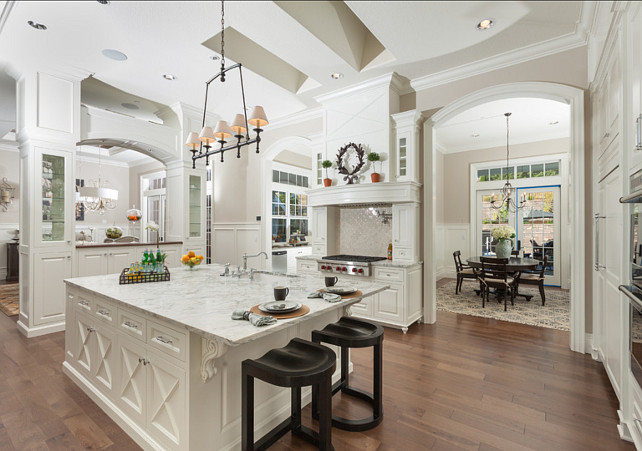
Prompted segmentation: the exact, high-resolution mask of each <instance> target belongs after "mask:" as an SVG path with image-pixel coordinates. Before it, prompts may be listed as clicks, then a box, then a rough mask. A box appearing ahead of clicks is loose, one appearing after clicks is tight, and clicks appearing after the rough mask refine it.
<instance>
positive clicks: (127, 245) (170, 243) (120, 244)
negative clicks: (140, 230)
mask: <svg viewBox="0 0 642 451" xmlns="http://www.w3.org/2000/svg"><path fill="white" fill-rule="evenodd" d="M173 244H183V242H182V241H163V242H160V243H158V245H159V246H163V245H173ZM136 246H149V247H156V243H95V244H76V249H94V248H97V247H136Z"/></svg>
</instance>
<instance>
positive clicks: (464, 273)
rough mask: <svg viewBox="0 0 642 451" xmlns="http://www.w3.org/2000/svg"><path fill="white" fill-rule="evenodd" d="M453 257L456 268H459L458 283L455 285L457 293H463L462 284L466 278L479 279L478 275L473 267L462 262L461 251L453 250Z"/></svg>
mask: <svg viewBox="0 0 642 451" xmlns="http://www.w3.org/2000/svg"><path fill="white" fill-rule="evenodd" d="M453 259H454V260H455V269H456V270H457V284H456V285H455V294H458V293H461V284H462V283H463V282H464V279H475V280H476V279H477V275H476V274H475V271H473V268H471V267H470V266H468V265H464V264H463V263H462V262H461V251H455V252H453Z"/></svg>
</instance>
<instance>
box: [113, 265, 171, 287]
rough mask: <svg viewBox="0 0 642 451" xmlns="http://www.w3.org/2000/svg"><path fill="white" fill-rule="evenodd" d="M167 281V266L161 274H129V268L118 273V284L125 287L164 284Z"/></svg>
mask: <svg viewBox="0 0 642 451" xmlns="http://www.w3.org/2000/svg"><path fill="white" fill-rule="evenodd" d="M168 280H169V270H168V269H167V266H165V267H164V271H163V272H134V273H131V274H129V268H125V269H123V270H122V272H121V273H120V278H119V280H118V283H119V284H120V285H127V284H130V283H146V282H166V281H168Z"/></svg>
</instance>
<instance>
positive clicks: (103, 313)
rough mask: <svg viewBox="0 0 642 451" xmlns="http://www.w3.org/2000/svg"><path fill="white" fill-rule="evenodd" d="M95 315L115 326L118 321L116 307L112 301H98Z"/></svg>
mask: <svg viewBox="0 0 642 451" xmlns="http://www.w3.org/2000/svg"><path fill="white" fill-rule="evenodd" d="M94 315H95V316H96V317H98V318H99V319H101V320H102V321H104V322H105V323H107V324H111V325H112V326H113V325H114V323H115V322H116V307H115V306H114V305H113V304H112V303H111V302H106V301H96V302H95V311H94Z"/></svg>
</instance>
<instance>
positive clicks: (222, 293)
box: [63, 265, 387, 450]
mask: <svg viewBox="0 0 642 451" xmlns="http://www.w3.org/2000/svg"><path fill="white" fill-rule="evenodd" d="M170 272H171V280H170V281H168V282H154V283H139V284H131V285H119V284H118V275H115V274H113V275H107V276H95V277H82V278H75V279H68V280H66V281H65V282H66V284H67V299H66V302H67V305H66V324H67V327H66V332H65V341H66V344H65V349H66V353H65V362H64V363H63V370H64V372H65V374H67V375H68V376H69V377H70V378H71V379H72V380H73V381H74V382H75V383H76V384H77V385H78V386H79V387H81V388H82V389H83V390H84V391H85V393H87V395H89V396H90V397H91V399H93V400H94V401H95V402H96V403H97V404H98V405H99V406H100V407H101V408H102V409H103V410H104V411H105V412H106V413H107V414H108V415H109V416H110V417H111V418H112V419H114V421H116V423H118V425H119V426H121V427H122V428H123V429H124V430H125V431H126V432H127V433H128V434H129V435H130V436H131V437H132V438H133V439H134V440H136V441H137V442H138V443H139V444H140V445H141V446H142V447H144V448H146V449H172V450H178V449H181V450H187V449H191V450H202V449H212V450H227V449H240V441H241V362H242V361H243V360H245V359H247V358H257V357H259V356H261V355H263V354H264V353H265V352H267V351H268V350H270V349H273V348H277V347H282V346H284V345H286V344H287V343H288V341H289V340H290V339H292V338H294V337H301V338H304V339H307V340H309V339H310V332H311V331H312V330H314V329H321V328H322V327H324V326H325V325H327V324H329V323H331V322H334V321H337V320H338V319H339V318H340V317H341V316H342V315H344V314H349V307H350V306H351V305H352V304H354V303H357V302H359V301H360V300H361V298H353V299H345V300H343V301H341V302H338V303H334V304H332V303H328V302H325V301H323V300H322V299H307V295H308V294H309V293H311V292H313V291H316V290H318V289H320V288H322V287H323V285H324V284H323V279H322V278H319V277H312V276H286V275H276V274H269V273H255V274H254V278H253V280H250V278H249V276H248V275H244V276H242V277H241V278H236V277H223V276H221V273H222V272H223V267H222V266H220V265H203V266H201V267H199V268H198V270H196V271H188V270H186V269H184V268H173V269H171V270H170ZM279 285H282V286H287V287H289V288H290V294H289V296H288V298H287V299H288V300H289V301H298V302H301V303H303V304H305V305H307V306H308V307H309V308H310V312H309V313H308V314H306V315H304V316H302V317H299V318H292V319H285V320H278V321H277V323H276V324H273V325H270V326H263V327H255V326H252V325H251V324H250V323H249V322H248V321H234V320H232V319H231V313H232V311H234V310H237V309H249V308H250V307H252V306H254V305H257V304H260V303H263V302H268V301H271V300H273V287H275V286H279ZM354 286H355V287H357V288H358V289H359V290H361V291H362V292H363V296H362V298H363V297H367V296H372V295H375V294H377V293H379V292H381V291H383V290H385V289H386V288H387V286H386V285H384V284H373V283H367V282H363V281H358V282H355V283H354ZM337 357H339V355H338V354H337ZM338 367H339V366H338V365H337V368H338ZM335 377H337V374H335ZM255 390H256V392H255V427H256V433H257V437H258V436H261V435H262V434H263V433H265V432H267V431H268V430H269V429H271V428H272V427H274V426H276V425H277V424H278V423H280V422H281V421H283V420H284V419H285V418H286V417H287V416H289V414H290V394H289V389H284V388H279V387H274V386H271V385H268V384H265V383H263V382H261V381H258V380H257V381H256V389H255ZM303 396H304V400H305V402H308V401H309V397H310V390H309V388H308V389H307V390H304V391H303Z"/></svg>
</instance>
